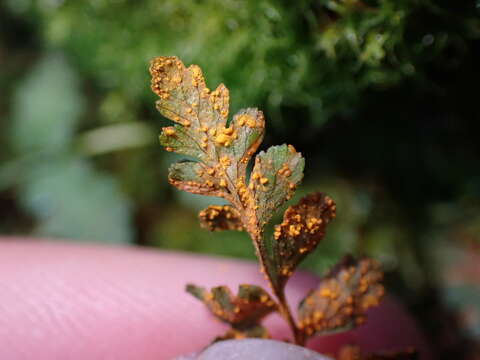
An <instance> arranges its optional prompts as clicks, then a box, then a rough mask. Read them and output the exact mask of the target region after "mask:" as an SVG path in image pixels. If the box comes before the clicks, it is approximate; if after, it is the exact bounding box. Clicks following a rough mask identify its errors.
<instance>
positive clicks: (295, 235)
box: [272, 193, 336, 288]
mask: <svg viewBox="0 0 480 360" xmlns="http://www.w3.org/2000/svg"><path fill="white" fill-rule="evenodd" d="M335 217H336V205H335V202H334V201H333V200H332V199H331V198H330V197H329V196H327V195H325V194H322V193H313V194H310V195H307V196H305V197H303V198H302V199H301V200H300V201H299V203H298V204H297V205H294V206H290V207H289V208H288V209H287V210H286V211H285V213H284V215H283V221H282V223H281V224H279V225H276V226H275V231H274V234H273V236H274V239H273V244H272V246H273V251H272V257H273V259H272V262H273V263H274V266H275V274H276V276H277V278H278V286H280V287H281V288H283V287H284V286H285V284H286V282H287V280H288V279H289V278H290V276H291V275H292V274H293V272H294V271H295V269H296V268H297V266H298V264H300V262H301V261H302V260H303V259H304V258H305V257H306V256H307V255H308V254H309V253H311V252H312V251H313V250H315V248H316V247H317V245H318V243H319V242H320V241H321V240H322V239H323V237H324V236H325V230H326V227H327V225H328V224H329V223H330V221H331V220H332V219H334V218H335Z"/></svg>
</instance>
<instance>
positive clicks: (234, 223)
mask: <svg viewBox="0 0 480 360" xmlns="http://www.w3.org/2000/svg"><path fill="white" fill-rule="evenodd" d="M198 217H199V219H200V226H201V227H202V228H204V229H207V230H210V231H223V230H237V231H242V230H244V227H243V224H242V221H241V219H240V214H239V213H238V211H237V210H236V209H235V208H234V207H232V206H229V205H223V206H222V205H211V206H209V207H207V208H206V209H204V210H202V211H200V213H199V215H198Z"/></svg>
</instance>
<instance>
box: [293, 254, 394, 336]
mask: <svg viewBox="0 0 480 360" xmlns="http://www.w3.org/2000/svg"><path fill="white" fill-rule="evenodd" d="M382 280H383V273H382V271H381V269H380V265H379V263H378V262H376V261H374V260H371V259H368V258H362V259H359V260H355V259H354V258H352V257H350V256H347V257H345V258H344V259H343V260H342V261H341V262H340V263H339V264H338V265H337V266H336V267H334V268H333V269H332V270H331V271H330V273H329V274H327V275H326V276H325V277H324V278H322V281H321V283H320V285H319V286H318V288H317V289H316V290H315V291H312V292H311V293H310V294H309V295H308V296H307V297H306V298H305V299H304V300H303V301H302V302H301V303H300V305H299V308H298V320H299V328H300V329H302V330H303V331H304V332H305V334H306V335H307V336H312V335H314V334H328V333H331V332H337V331H342V330H345V329H348V328H351V327H354V326H357V325H361V324H363V323H364V322H365V319H366V311H367V310H368V309H369V308H371V307H374V306H377V305H378V304H379V303H380V301H381V300H382V298H383V295H384V292H385V289H384V287H383V285H382V284H381V282H382Z"/></svg>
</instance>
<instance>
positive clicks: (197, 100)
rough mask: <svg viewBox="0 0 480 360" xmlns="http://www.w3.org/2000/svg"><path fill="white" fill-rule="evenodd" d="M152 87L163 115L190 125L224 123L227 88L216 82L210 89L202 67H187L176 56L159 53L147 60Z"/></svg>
mask: <svg viewBox="0 0 480 360" xmlns="http://www.w3.org/2000/svg"><path fill="white" fill-rule="evenodd" d="M150 73H151V75H152V83H151V86H152V90H153V92H154V93H156V94H157V95H158V96H159V98H160V99H159V100H158V101H157V108H158V110H159V111H160V113H161V114H162V115H164V116H165V117H167V118H169V119H171V120H173V121H175V122H177V123H178V124H181V125H183V126H185V127H187V128H189V129H190V131H191V132H195V131H198V130H200V129H201V128H202V127H204V126H205V127H208V128H211V127H217V126H222V125H223V126H225V124H226V119H227V117H228V108H229V94H228V89H227V88H226V87H225V86H224V85H223V84H221V85H219V86H218V87H217V89H215V90H214V91H210V89H208V88H207V86H206V84H205V79H204V77H203V74H202V70H201V69H200V68H199V67H198V66H197V65H191V66H189V67H188V68H187V67H185V65H184V64H183V63H182V61H180V60H179V59H178V58H177V57H176V56H160V57H157V58H155V59H153V60H152V62H151V64H150Z"/></svg>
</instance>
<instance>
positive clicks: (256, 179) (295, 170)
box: [249, 144, 305, 227]
mask: <svg viewBox="0 0 480 360" xmlns="http://www.w3.org/2000/svg"><path fill="white" fill-rule="evenodd" d="M304 166H305V159H304V158H303V157H302V155H301V154H300V153H298V152H297V151H296V150H295V149H294V148H293V146H291V145H288V146H287V145H285V144H284V145H280V146H272V147H270V148H269V149H268V150H267V152H264V151H262V152H260V153H259V154H258V155H257V156H256V158H255V166H254V168H253V171H252V176H251V177H250V184H249V187H253V188H255V202H256V204H257V206H258V209H257V214H256V215H257V219H258V222H259V224H260V226H261V227H263V226H264V225H265V224H266V223H267V222H268V221H269V220H270V218H271V216H272V215H273V213H274V212H275V211H276V210H277V209H278V207H279V206H281V205H282V204H283V203H284V202H285V201H286V200H288V199H290V197H291V196H292V195H293V192H294V191H295V189H296V187H297V184H298V183H299V182H300V180H302V178H303V168H304Z"/></svg>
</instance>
